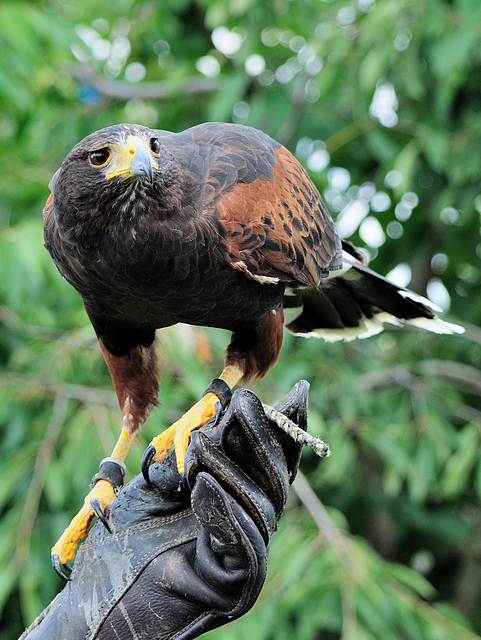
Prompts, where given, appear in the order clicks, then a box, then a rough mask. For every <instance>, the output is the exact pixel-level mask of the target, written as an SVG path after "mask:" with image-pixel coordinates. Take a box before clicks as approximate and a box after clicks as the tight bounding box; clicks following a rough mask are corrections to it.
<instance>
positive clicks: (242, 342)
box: [225, 307, 284, 384]
mask: <svg viewBox="0 0 481 640" xmlns="http://www.w3.org/2000/svg"><path fill="white" fill-rule="evenodd" d="M283 332H284V312H283V310H282V307H281V308H279V309H277V310H276V311H268V312H267V313H266V314H264V316H263V317H262V319H261V321H260V323H259V326H258V328H257V330H256V331H253V332H244V333H239V334H236V333H234V334H233V336H232V341H231V343H230V345H229V346H228V347H227V351H226V358H225V366H229V365H236V366H238V367H239V368H240V369H241V370H242V371H243V372H244V376H243V378H242V380H241V383H242V384H245V383H247V382H248V381H249V380H251V379H252V378H254V379H255V380H260V379H261V378H263V377H264V376H265V375H266V373H267V372H268V370H269V369H270V368H271V367H272V366H274V365H275V363H276V362H277V360H278V358H279V353H280V351H281V347H282V339H283Z"/></svg>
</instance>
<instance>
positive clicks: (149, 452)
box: [141, 444, 156, 485]
mask: <svg viewBox="0 0 481 640" xmlns="http://www.w3.org/2000/svg"><path fill="white" fill-rule="evenodd" d="M155 453H156V450H155V447H154V445H153V444H149V446H148V447H147V449H146V450H145V451H144V455H143V456H142V464H141V469H142V475H143V476H144V480H145V482H146V483H147V484H150V485H151V484H152V482H151V480H150V474H149V469H150V463H151V462H152V459H153V457H154V456H155Z"/></svg>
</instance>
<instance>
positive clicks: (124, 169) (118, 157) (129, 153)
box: [107, 136, 158, 180]
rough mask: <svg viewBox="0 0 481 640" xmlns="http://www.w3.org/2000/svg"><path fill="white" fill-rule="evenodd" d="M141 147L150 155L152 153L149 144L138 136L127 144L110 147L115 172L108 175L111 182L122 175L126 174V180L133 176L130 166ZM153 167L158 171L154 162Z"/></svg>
mask: <svg viewBox="0 0 481 640" xmlns="http://www.w3.org/2000/svg"><path fill="white" fill-rule="evenodd" d="M139 145H141V146H143V147H144V149H145V150H146V151H147V153H148V154H149V155H150V153H151V152H150V149H149V147H148V144H146V142H145V141H144V140H142V138H139V137H138V136H129V137H128V138H127V140H126V141H125V144H111V145H110V148H111V150H112V160H111V163H110V164H111V166H112V167H113V171H111V172H110V173H108V174H107V178H108V179H109V180H110V178H114V177H115V176H120V175H122V174H126V176H125V177H126V178H127V177H129V176H131V175H133V173H132V171H131V170H130V164H131V162H132V159H133V157H134V155H135V151H136V149H137V147H138V146H139ZM152 167H153V168H154V169H158V166H157V165H156V164H155V163H154V162H152Z"/></svg>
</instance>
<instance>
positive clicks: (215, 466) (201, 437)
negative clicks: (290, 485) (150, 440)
mask: <svg viewBox="0 0 481 640" xmlns="http://www.w3.org/2000/svg"><path fill="white" fill-rule="evenodd" d="M184 462H185V480H186V482H187V483H188V485H189V486H190V487H191V488H192V490H193V491H194V490H195V487H196V483H197V480H198V476H199V474H200V473H202V472H206V473H207V474H209V476H211V477H212V478H215V480H216V481H217V483H218V484H219V485H221V486H222V487H223V489H225V490H227V491H228V492H229V494H230V495H231V496H232V497H233V498H234V499H235V500H236V501H237V502H238V503H239V504H241V505H242V507H243V508H244V509H245V511H247V513H248V514H249V516H250V517H251V518H252V520H253V521H254V523H255V524H256V526H257V527H258V529H259V531H260V532H261V535H262V537H263V539H264V541H265V543H266V544H267V542H268V540H269V538H270V536H271V534H272V532H273V531H274V529H275V523H276V513H275V510H274V508H273V505H272V502H271V500H270V498H269V497H268V496H266V495H265V494H264V492H263V491H262V490H261V489H260V488H259V487H258V485H257V484H256V483H255V482H253V481H252V479H251V478H249V476H248V475H246V474H245V473H244V471H242V469H240V468H239V467H238V466H237V465H235V464H234V463H233V462H232V460H230V459H229V458H227V457H226V456H225V455H224V454H223V453H222V451H221V450H220V449H219V448H218V447H216V446H215V445H214V443H213V442H212V441H211V440H210V439H209V438H208V437H207V436H206V435H205V434H204V433H202V432H201V431H194V432H193V433H192V435H191V440H190V445H189V448H188V449H187V453H186V456H185V460H184Z"/></svg>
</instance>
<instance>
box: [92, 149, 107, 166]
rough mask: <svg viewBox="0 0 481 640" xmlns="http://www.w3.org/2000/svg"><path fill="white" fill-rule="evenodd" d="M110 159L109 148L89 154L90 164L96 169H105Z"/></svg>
mask: <svg viewBox="0 0 481 640" xmlns="http://www.w3.org/2000/svg"><path fill="white" fill-rule="evenodd" d="M109 159H110V150H109V149H108V148H107V147H104V148H103V149H97V150H96V151H91V152H90V153H89V160H90V164H93V166H94V167H103V165H104V164H106V163H107V162H108V160H109Z"/></svg>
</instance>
